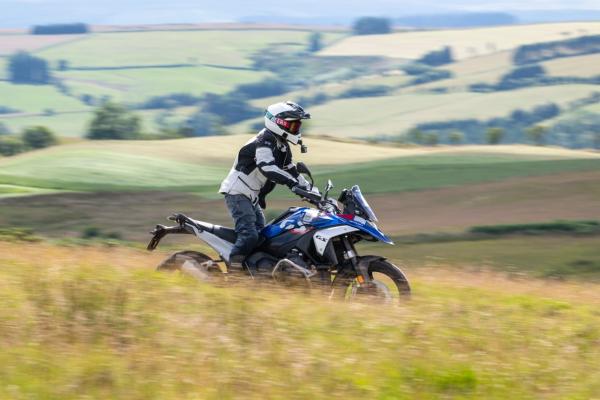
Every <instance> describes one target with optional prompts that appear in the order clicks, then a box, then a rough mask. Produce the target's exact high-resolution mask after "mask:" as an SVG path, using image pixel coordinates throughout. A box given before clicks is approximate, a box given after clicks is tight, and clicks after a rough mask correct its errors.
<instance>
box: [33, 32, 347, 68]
mask: <svg viewBox="0 0 600 400" xmlns="http://www.w3.org/2000/svg"><path fill="white" fill-rule="evenodd" d="M309 34H310V33H309V32H301V31H291V30H290V31H285V30H281V31H265V30H257V31H251V30H248V31H240V30H231V31H227V30H214V31H181V32H176V31H157V32H120V33H102V34H92V35H89V36H88V37H86V39H85V40H79V41H76V42H73V43H68V44H65V45H62V46H57V47H53V48H50V49H47V50H43V51H40V52H38V53H37V54H38V55H40V56H42V57H44V58H46V59H48V60H51V61H53V62H56V61H58V60H61V59H65V60H68V61H69V63H70V65H71V66H72V67H111V66H131V65H161V64H188V63H191V64H214V65H220V66H227V67H248V66H250V60H249V58H248V56H249V55H251V54H252V53H254V52H256V51H258V50H259V49H262V48H265V47H268V46H273V45H281V46H293V47H295V48H298V49H303V48H304V47H305V46H306V44H307V41H308V36H309ZM324 36H325V41H326V42H328V41H331V40H334V39H336V38H339V37H341V36H342V34H340V33H326V34H324ZM92 49H93V51H91V50H92Z"/></svg>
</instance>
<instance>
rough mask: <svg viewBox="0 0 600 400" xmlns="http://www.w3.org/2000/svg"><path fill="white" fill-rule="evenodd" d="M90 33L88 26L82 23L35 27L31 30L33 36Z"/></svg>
mask: <svg viewBox="0 0 600 400" xmlns="http://www.w3.org/2000/svg"><path fill="white" fill-rule="evenodd" d="M88 32H89V28H88V26H87V25H86V24H82V23H75V24H53V25H35V26H34V27H33V28H32V29H31V34H32V35H73V34H80V33H88Z"/></svg>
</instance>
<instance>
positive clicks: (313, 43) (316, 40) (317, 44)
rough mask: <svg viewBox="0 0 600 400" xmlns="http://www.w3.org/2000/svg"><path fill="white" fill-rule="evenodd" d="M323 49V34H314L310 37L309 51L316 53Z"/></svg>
mask: <svg viewBox="0 0 600 400" xmlns="http://www.w3.org/2000/svg"><path fill="white" fill-rule="evenodd" d="M322 48H323V35H322V34H321V32H313V33H311V34H310V36H309V37H308V51H309V52H311V53H316V52H317V51H319V50H321V49H322Z"/></svg>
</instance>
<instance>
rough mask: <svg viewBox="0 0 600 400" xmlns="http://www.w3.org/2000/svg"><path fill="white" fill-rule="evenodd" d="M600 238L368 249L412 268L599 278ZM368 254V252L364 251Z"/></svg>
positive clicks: (562, 237)
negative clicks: (487, 269) (492, 270)
mask: <svg viewBox="0 0 600 400" xmlns="http://www.w3.org/2000/svg"><path fill="white" fill-rule="evenodd" d="M598 246H600V236H597V235H596V236H569V235H544V236H527V235H525V236H518V235H517V236H513V237H510V236H509V237H507V238H498V239H489V240H474V241H473V240H465V241H452V242H447V243H419V244H398V245H396V246H394V247H391V246H383V245H374V246H373V245H371V246H367V248H368V252H373V251H375V249H376V251H377V252H379V253H383V254H385V255H386V256H389V257H391V258H393V259H394V260H396V261H398V262H401V263H403V264H405V265H407V266H408V267H410V268H418V267H431V268H436V267H447V266H451V267H459V268H466V269H473V270H480V269H482V268H492V269H495V270H498V271H503V272H509V273H527V274H531V275H534V276H538V277H545V278H574V277H575V278H580V279H599V278H600V253H599V252H598ZM365 251H366V249H365Z"/></svg>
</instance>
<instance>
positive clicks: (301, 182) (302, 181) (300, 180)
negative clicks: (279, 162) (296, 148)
mask: <svg viewBox="0 0 600 400" xmlns="http://www.w3.org/2000/svg"><path fill="white" fill-rule="evenodd" d="M283 169H285V170H286V171H287V172H289V173H290V174H291V175H292V176H293V177H294V178H296V179H297V180H298V184H299V185H300V186H304V187H310V183H308V181H307V180H306V179H305V178H304V177H303V176H302V175H301V174H300V173H299V172H298V170H297V169H296V164H294V163H293V162H291V163H289V164H288V165H286V166H285V167H283Z"/></svg>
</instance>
